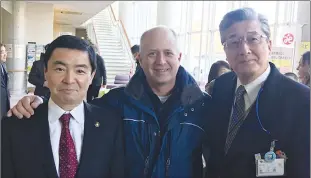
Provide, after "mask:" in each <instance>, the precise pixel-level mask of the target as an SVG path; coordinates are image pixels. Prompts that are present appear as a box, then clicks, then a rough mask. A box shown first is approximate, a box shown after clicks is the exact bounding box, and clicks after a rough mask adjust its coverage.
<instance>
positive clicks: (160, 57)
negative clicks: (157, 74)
mask: <svg viewBox="0 0 311 178" xmlns="http://www.w3.org/2000/svg"><path fill="white" fill-rule="evenodd" d="M156 64H160V65H161V64H165V55H164V54H163V53H159V54H158V55H157V58H156Z"/></svg>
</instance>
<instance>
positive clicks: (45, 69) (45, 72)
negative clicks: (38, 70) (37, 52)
mask: <svg viewBox="0 0 311 178" xmlns="http://www.w3.org/2000/svg"><path fill="white" fill-rule="evenodd" d="M47 72H48V69H47V68H46V67H45V66H44V80H46V78H47V76H46V75H47Z"/></svg>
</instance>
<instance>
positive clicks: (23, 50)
mask: <svg viewBox="0 0 311 178" xmlns="http://www.w3.org/2000/svg"><path fill="white" fill-rule="evenodd" d="M241 7H252V8H254V9H255V10H256V11H258V12H259V13H262V14H264V15H266V16H267V17H268V20H269V23H270V27H271V40H272V43H273V49H272V52H271V56H270V60H271V61H272V62H274V63H275V64H276V65H277V67H278V68H279V70H280V71H281V72H282V73H285V72H294V73H297V71H296V68H297V65H298V62H299V59H300V57H301V55H302V54H303V52H305V51H307V50H310V2H309V1H1V11H0V15H1V17H0V20H1V21H0V24H1V28H0V30H1V33H0V41H1V42H2V43H4V44H5V45H6V47H7V51H8V59H7V69H8V72H9V77H10V80H9V81H10V83H9V90H10V92H11V100H13V102H12V105H13V104H14V103H15V102H14V101H16V100H18V99H20V98H21V97H22V96H23V95H25V94H27V93H28V92H29V91H31V90H32V88H33V85H31V84H29V83H28V82H27V79H28V74H29V71H30V68H31V66H32V63H33V61H34V60H38V59H39V57H40V53H41V52H43V49H44V48H43V46H44V45H46V44H48V43H50V42H51V41H52V40H54V39H55V38H57V37H58V36H60V35H63V34H70V35H75V36H79V37H81V38H84V39H87V40H89V41H91V42H92V43H93V44H96V45H97V46H98V48H99V52H100V54H101V56H102V57H103V58H104V60H105V64H106V67H107V78H108V85H109V84H111V85H113V84H114V80H115V76H116V75H119V74H125V75H132V73H133V68H134V67H135V66H134V65H135V62H134V59H133V56H132V55H131V52H130V48H131V46H133V45H135V44H139V39H140V36H141V35H142V33H143V32H144V31H146V30H148V29H150V28H152V27H154V26H157V25H166V26H168V27H170V28H172V29H174V30H175V31H176V33H177V34H178V38H179V46H180V49H181V51H182V53H183V55H182V61H181V64H182V65H183V66H184V67H185V68H186V69H187V70H188V71H189V73H191V74H192V76H193V77H194V78H195V79H196V80H197V82H198V83H199V85H200V86H201V87H202V88H204V85H205V83H206V82H207V76H208V73H209V70H210V67H211V65H212V64H213V63H214V62H216V61H218V60H225V59H226V57H225V53H224V51H223V46H222V44H221V42H220V34H219V29H218V25H219V23H220V21H221V19H222V17H223V16H224V15H225V14H226V13H227V12H228V11H231V10H234V9H237V8H241Z"/></svg>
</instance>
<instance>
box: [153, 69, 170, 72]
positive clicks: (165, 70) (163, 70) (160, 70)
mask: <svg viewBox="0 0 311 178" xmlns="http://www.w3.org/2000/svg"><path fill="white" fill-rule="evenodd" d="M154 71H156V72H167V71H168V69H154Z"/></svg>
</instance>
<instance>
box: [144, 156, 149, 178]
mask: <svg viewBox="0 0 311 178" xmlns="http://www.w3.org/2000/svg"><path fill="white" fill-rule="evenodd" d="M148 168H149V156H147V158H146V160H145V168H144V176H145V177H147V175H148Z"/></svg>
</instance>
